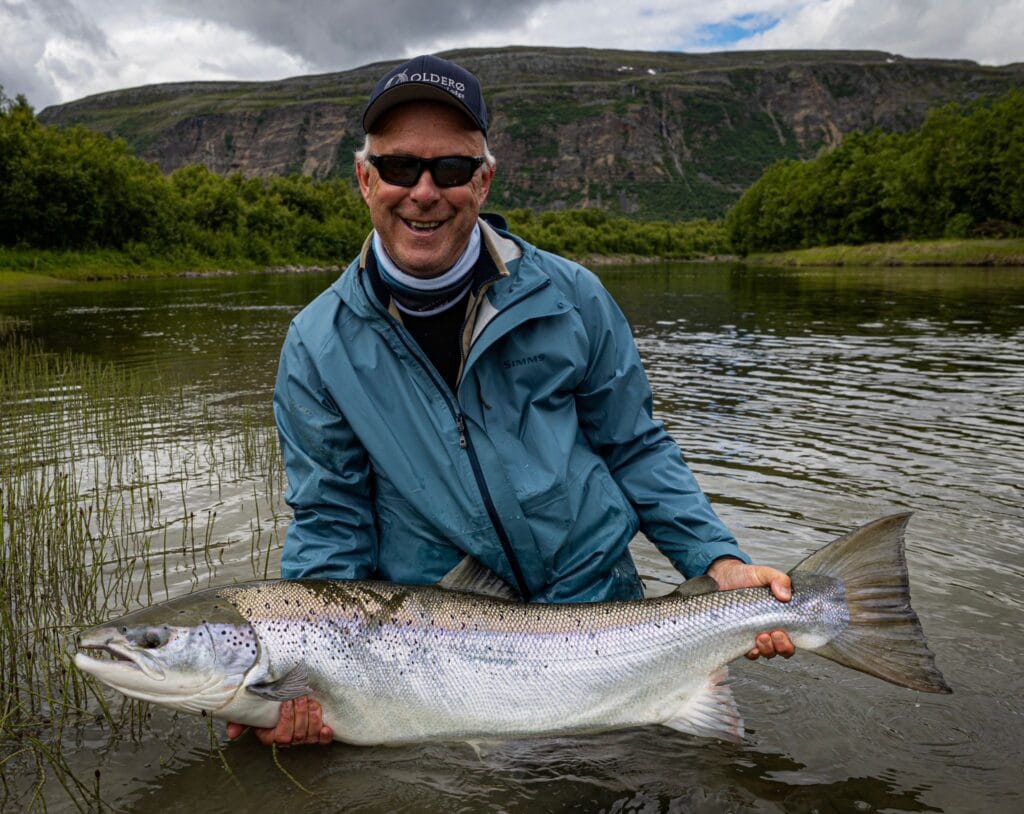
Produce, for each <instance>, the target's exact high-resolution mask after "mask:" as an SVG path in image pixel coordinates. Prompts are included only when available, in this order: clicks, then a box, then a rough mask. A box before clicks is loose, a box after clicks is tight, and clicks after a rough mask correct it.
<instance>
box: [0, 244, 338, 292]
mask: <svg viewBox="0 0 1024 814" xmlns="http://www.w3.org/2000/svg"><path fill="white" fill-rule="evenodd" d="M304 260H305V262H304ZM321 264H322V261H321ZM296 265H318V264H317V263H316V261H313V260H308V259H300V260H298V261H297V262H296ZM259 270H261V266H260V264H258V263H256V262H255V261H253V260H250V259H248V258H244V257H240V258H227V259H225V258H210V257H203V256H202V255H199V254H198V253H195V254H193V255H191V256H189V257H164V256H160V255H146V256H144V257H139V256H135V255H133V254H131V253H129V252H124V251H116V250H113V249H97V250H93V251H53V250H47V249H11V248H4V247H0V288H31V287H37V286H39V285H41V284H47V282H49V283H50V284H52V283H53V282H54V281H85V280H115V279H125V278H129V277H160V276H173V275H180V274H188V273H196V274H214V273H217V272H241V271H259Z"/></svg>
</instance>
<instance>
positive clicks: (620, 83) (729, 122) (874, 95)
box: [39, 47, 1024, 218]
mask: <svg viewBox="0 0 1024 814" xmlns="http://www.w3.org/2000/svg"><path fill="white" fill-rule="evenodd" d="M445 56H446V57H448V58H449V59H453V60H455V61H456V62H459V63H460V64H462V65H464V66H465V67H467V68H468V69H469V70H471V71H473V72H474V73H475V74H477V76H479V77H480V80H481V82H482V83H483V86H484V90H485V94H486V96H487V100H488V105H489V107H490V110H491V121H492V124H491V134H490V135H491V149H492V151H493V152H494V153H495V155H496V156H497V157H498V169H499V172H498V177H497V179H496V182H495V185H494V187H493V190H492V193H491V199H490V205H491V206H493V207H497V208H513V207H520V206H525V207H530V208H533V209H537V210H545V209H560V208H578V207H600V208H604V209H609V210H612V211H618V212H626V213H633V214H638V215H640V216H644V217H657V218H692V217H718V216H720V215H722V214H723V213H724V212H725V210H726V209H727V208H728V206H729V205H730V204H731V203H732V202H734V201H735V200H736V199H737V198H738V197H739V195H740V193H741V192H742V190H743V189H745V188H746V187H747V186H749V185H750V184H751V183H752V182H753V181H754V180H756V179H757V177H758V176H759V175H760V174H761V172H762V171H763V170H764V169H765V168H766V167H767V166H768V165H770V164H771V163H773V162H774V161H776V160H778V159H780V158H806V157H810V156H813V155H815V154H816V153H817V152H818V151H819V150H821V149H822V148H823V147H828V146H832V145H835V144H837V143H839V142H840V141H841V140H842V138H843V136H844V135H845V134H846V133H849V132H851V131H853V130H870V129H872V128H876V127H880V128H882V129H885V130H891V131H898V130H905V129H909V128H912V127H917V126H919V125H920V124H921V122H922V121H923V120H924V116H925V114H926V112H927V111H928V110H929V109H930V108H933V107H937V106H941V105H944V104H947V103H949V102H970V101H972V100H975V99H978V98H982V97H987V96H995V95H999V94H1002V93H1004V92H1006V91H1007V90H1008V89H1010V88H1012V87H1021V86H1022V84H1024V64H1022V63H1017V64H1014V65H1008V66H1003V67H987V66H979V65H977V64H975V63H973V62H966V61H952V60H915V59H904V58H903V57H899V56H895V55H892V54H884V53H876V52H846V51H816V52H795V51H765V52H733V53H719V54H681V53H651V52H636V51H596V50H584V49H562V48H525V47H517V48H504V49H496V50H467V51H456V52H450V53H447V54H445ZM388 67H390V63H389V64H383V63H379V64H376V65H369V66H364V67H362V68H358V69H356V70H352V71H345V72H342V73H334V74H323V75H320V76H305V77H297V78H293V79H285V80H280V81H276V82H248V83H243V82H205V83H178V84H167V85H154V86H148V87H142V88H135V89H130V90H122V91H115V92H112V93H105V94H100V95H98V96H91V97H88V98H86V99H81V100H79V101H76V102H71V103H68V104H65V105H60V106H57V107H51V108H47V109H46V110H44V111H42V112H41V113H40V114H39V118H40V120H41V121H43V122H45V123H48V124H57V125H72V124H82V125H85V126H86V127H90V128H92V129H95V130H99V131H101V132H104V133H108V134H110V135H115V136H120V137H122V138H124V139H126V140H127V141H128V143H129V144H130V145H131V146H132V147H133V148H134V149H135V150H136V152H137V154H138V155H140V156H142V157H143V158H146V159H148V160H152V161H155V162H157V163H158V164H159V166H160V167H161V168H162V169H163V170H164V171H165V172H170V171H172V170H174V169H176V168H178V167H181V166H184V165H187V164H203V165H205V166H207V167H209V168H210V169H211V170H213V171H215V172H218V173H230V172H241V173H243V174H245V175H253V176H271V175H279V174H286V173H303V174H306V175H312V176H315V177H321V178H327V177H332V176H337V175H341V176H344V177H350V176H351V173H352V153H353V152H354V151H355V150H356V149H357V148H358V147H359V146H360V145H361V144H362V138H363V134H362V129H361V127H360V124H359V120H360V116H361V114H362V107H363V104H364V103H365V100H366V98H367V96H368V95H369V92H370V90H371V88H372V87H373V84H374V83H375V82H376V80H377V78H378V77H379V76H380V75H381V74H382V73H383V72H384V71H385V70H386V69H387V68H388Z"/></svg>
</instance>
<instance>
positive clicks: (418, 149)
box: [356, 102, 494, 277]
mask: <svg viewBox="0 0 1024 814" xmlns="http://www.w3.org/2000/svg"><path fill="white" fill-rule="evenodd" d="M371 152H373V153H377V154H380V155H410V156H417V157H419V158H437V157H438V156H445V155H468V156H477V155H483V152H484V137H483V133H481V132H480V131H479V130H474V129H472V125H471V124H470V122H469V119H467V118H466V117H465V116H464V115H463V114H462V113H460V112H458V111H457V110H456V109H455V108H453V107H450V106H448V105H443V104H438V103H432V102H409V103H407V104H404V105H399V106H398V107H396V108H394V109H393V110H391V111H389V112H388V113H387V114H386V116H385V118H384V119H383V123H382V125H381V127H380V129H379V131H378V132H377V133H375V134H374V135H373V137H372V139H371ZM356 175H357V177H358V178H359V188H360V190H361V191H362V193H363V199H364V200H365V201H366V205H367V206H369V207H370V218H371V219H372V220H373V228H374V229H376V230H377V233H378V234H379V235H380V238H381V240H382V241H383V243H384V248H385V249H386V250H387V253H388V254H389V255H390V256H391V259H392V260H394V261H395V263H397V264H398V267H399V268H401V269H402V270H403V271H405V272H406V273H408V274H412V275H414V276H416V277H436V276H437V275H438V274H443V273H444V272H445V271H447V270H448V269H449V268H451V267H452V266H453V265H455V261H456V260H458V259H459V257H460V256H461V255H462V252H463V251H465V249H466V245H467V244H468V242H469V236H470V234H471V233H472V231H473V227H474V226H475V225H476V221H477V216H478V215H479V214H480V207H481V206H483V203H484V201H485V200H487V193H488V191H489V190H490V188H491V179H492V178H493V177H494V169H493V168H491V167H488V166H487V165H486V164H485V165H484V166H482V167H481V168H480V169H479V170H477V171H476V173H475V174H474V175H473V178H472V180H471V181H470V182H469V183H468V184H466V185H465V186H461V187H448V188H444V187H439V186H437V184H435V183H434V179H433V177H432V176H431V174H430V172H429V171H427V170H424V172H423V174H422V175H420V178H419V180H418V181H417V182H416V185H415V186H411V187H401V186H395V185H393V184H389V183H387V182H386V181H384V180H383V179H382V178H381V177H380V174H379V173H378V172H377V170H376V168H374V167H372V166H369V165H367V166H365V167H363V166H361V165H360V164H359V162H356Z"/></svg>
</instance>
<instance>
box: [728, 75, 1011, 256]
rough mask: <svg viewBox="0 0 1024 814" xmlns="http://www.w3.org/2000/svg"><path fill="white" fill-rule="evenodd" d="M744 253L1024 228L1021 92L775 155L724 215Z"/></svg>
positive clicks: (737, 246) (736, 247)
mask: <svg viewBox="0 0 1024 814" xmlns="http://www.w3.org/2000/svg"><path fill="white" fill-rule="evenodd" d="M726 228H727V230H728V233H729V239H730V242H731V244H732V246H733V248H734V250H735V251H737V252H739V253H740V254H747V253H750V252H772V251H785V250H789V249H801V248H810V247H815V246H830V245H837V244H852V245H857V244H862V243H875V242H887V241H893V240H928V239H935V238H943V237H948V238H970V237H1019V236H1021V235H1024V92H1022V91H1021V90H1012V91H1010V92H1008V93H1007V94H1005V95H1003V96H1001V97H999V98H998V99H996V100H994V101H989V102H988V103H985V102H976V103H974V104H971V105H961V104H957V103H954V104H950V105H947V106H945V107H942V108H937V109H935V110H933V111H931V112H930V113H929V114H928V116H927V117H926V119H925V122H924V124H923V125H922V126H921V127H920V128H919V129H918V130H914V131H909V132H905V133H884V132H882V131H879V130H875V131H872V132H870V133H851V134H850V135H848V136H847V137H846V138H845V139H844V140H843V143H842V145H841V146H839V147H838V148H836V149H834V150H831V151H828V152H826V153H824V154H822V155H820V156H818V157H817V158H816V159H814V160H811V161H793V160H784V161H780V162H778V163H776V164H774V165H772V166H771V167H770V168H769V169H768V170H767V171H766V172H765V173H764V174H763V175H762V176H761V178H760V179H759V180H758V181H756V182H755V183H754V184H753V185H752V186H751V187H750V188H749V189H748V190H747V191H746V192H745V193H744V194H743V196H742V197H741V198H740V200H739V202H738V203H737V204H736V205H735V206H734V207H733V208H732V209H731V210H730V212H729V214H728V215H727V217H726Z"/></svg>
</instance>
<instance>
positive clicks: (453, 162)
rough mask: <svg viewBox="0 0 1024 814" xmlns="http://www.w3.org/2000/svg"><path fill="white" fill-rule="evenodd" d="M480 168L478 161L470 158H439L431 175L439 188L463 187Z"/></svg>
mask: <svg viewBox="0 0 1024 814" xmlns="http://www.w3.org/2000/svg"><path fill="white" fill-rule="evenodd" d="M478 166H480V165H479V164H477V162H476V160H475V159H473V158H469V157H468V156H462V155H458V156H450V157H448V158H439V159H437V161H436V162H434V167H433V169H432V170H431V175H433V176H434V183H436V184H437V185H438V186H439V187H461V186H462V185H463V184H468V183H469V182H470V180H471V179H472V178H473V173H474V172H476V168H477V167H478Z"/></svg>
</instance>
